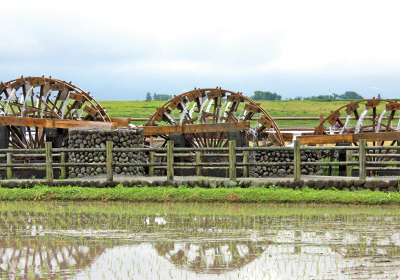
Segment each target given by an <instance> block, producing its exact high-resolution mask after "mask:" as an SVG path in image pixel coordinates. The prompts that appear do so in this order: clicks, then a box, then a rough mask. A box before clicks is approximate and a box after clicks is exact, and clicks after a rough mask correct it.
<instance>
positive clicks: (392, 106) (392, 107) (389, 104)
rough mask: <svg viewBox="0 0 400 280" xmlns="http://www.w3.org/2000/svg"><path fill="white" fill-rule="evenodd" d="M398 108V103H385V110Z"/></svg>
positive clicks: (399, 106) (399, 107) (399, 105)
mask: <svg viewBox="0 0 400 280" xmlns="http://www.w3.org/2000/svg"><path fill="white" fill-rule="evenodd" d="M397 110H400V103H397V102H396V103H388V104H386V111H397Z"/></svg>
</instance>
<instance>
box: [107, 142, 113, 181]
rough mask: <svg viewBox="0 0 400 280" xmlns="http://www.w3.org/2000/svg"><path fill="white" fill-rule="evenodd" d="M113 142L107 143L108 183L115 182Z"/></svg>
mask: <svg viewBox="0 0 400 280" xmlns="http://www.w3.org/2000/svg"><path fill="white" fill-rule="evenodd" d="M112 148H113V141H107V142H106V173H107V181H109V182H112V180H113V173H114V170H113V164H112V162H113V150H112Z"/></svg>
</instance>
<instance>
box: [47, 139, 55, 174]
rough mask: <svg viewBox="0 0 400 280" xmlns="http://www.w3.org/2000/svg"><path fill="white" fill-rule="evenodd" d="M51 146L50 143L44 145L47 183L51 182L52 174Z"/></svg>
mask: <svg viewBox="0 0 400 280" xmlns="http://www.w3.org/2000/svg"><path fill="white" fill-rule="evenodd" d="M51 149H52V144H51V142H46V143H45V151H46V180H47V182H53V180H54V173H53V154H52V151H51Z"/></svg>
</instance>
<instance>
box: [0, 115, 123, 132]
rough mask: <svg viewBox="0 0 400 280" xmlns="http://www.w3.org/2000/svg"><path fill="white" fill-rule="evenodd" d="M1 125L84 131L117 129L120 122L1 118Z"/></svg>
mask: <svg viewBox="0 0 400 280" xmlns="http://www.w3.org/2000/svg"><path fill="white" fill-rule="evenodd" d="M0 125H12V126H30V127H32V126H36V127H48V128H63V129H70V128H82V129H93V128H98V129H116V128H117V127H118V122H97V121H82V120H62V119H46V118H30V117H14V116H3V117H0Z"/></svg>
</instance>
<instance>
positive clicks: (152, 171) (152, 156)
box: [149, 151, 155, 176]
mask: <svg viewBox="0 0 400 280" xmlns="http://www.w3.org/2000/svg"><path fill="white" fill-rule="evenodd" d="M154 154H155V152H154V151H151V152H150V153H149V163H154V158H155V156H154ZM149 176H154V166H151V165H150V166H149Z"/></svg>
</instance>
